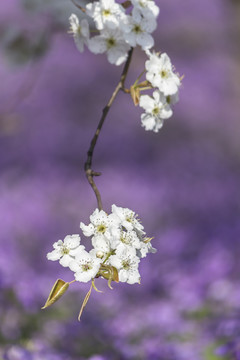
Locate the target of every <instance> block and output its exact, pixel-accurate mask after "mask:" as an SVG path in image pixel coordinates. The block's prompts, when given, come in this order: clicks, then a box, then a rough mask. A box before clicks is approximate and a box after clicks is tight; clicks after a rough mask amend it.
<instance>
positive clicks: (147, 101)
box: [139, 90, 172, 132]
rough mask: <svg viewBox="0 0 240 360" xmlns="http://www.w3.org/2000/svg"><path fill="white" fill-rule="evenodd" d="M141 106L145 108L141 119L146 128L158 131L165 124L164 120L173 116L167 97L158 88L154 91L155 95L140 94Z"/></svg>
mask: <svg viewBox="0 0 240 360" xmlns="http://www.w3.org/2000/svg"><path fill="white" fill-rule="evenodd" d="M139 106H140V107H142V108H143V109H144V110H145V113H143V114H142V115H141V121H142V126H143V127H144V128H145V129H146V130H152V131H154V132H158V131H159V129H160V128H161V127H162V126H163V121H164V120H165V119H168V118H169V117H171V116H172V110H171V108H170V106H169V104H168V102H167V99H166V97H165V96H164V95H163V94H162V93H161V92H160V91H158V90H155V91H154V92H153V97H151V96H149V95H142V96H140V101H139Z"/></svg>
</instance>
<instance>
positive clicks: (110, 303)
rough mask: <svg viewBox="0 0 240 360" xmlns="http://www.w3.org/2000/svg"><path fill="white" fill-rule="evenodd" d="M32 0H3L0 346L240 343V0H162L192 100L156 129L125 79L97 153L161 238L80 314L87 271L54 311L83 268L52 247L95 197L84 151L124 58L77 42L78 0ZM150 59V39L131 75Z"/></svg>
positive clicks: (181, 354)
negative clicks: (80, 47)
mask: <svg viewBox="0 0 240 360" xmlns="http://www.w3.org/2000/svg"><path fill="white" fill-rule="evenodd" d="M29 3H31V1H22V2H20V1H8V2H4V3H1V4H0V21H1V25H0V45H1V54H0V78H1V82H0V89H1V91H0V137H1V142H0V166H1V170H2V171H1V175H0V196H1V201H0V214H1V227H0V239H1V256H0V288H1V293H0V305H1V306H0V334H1V336H0V357H1V358H3V359H4V360H40V359H44V360H45V359H46V360H70V359H71V360H82V359H83V360H84V359H90V360H115V359H123V360H125V359H126V360H128V359H133V360H137V359H140V360H143V359H151V360H155V359H156V360H157V359H159V360H218V359H219V360H220V359H228V360H235V359H238V358H239V356H240V355H239V338H240V305H239V304H240V265H239V258H240V243H239V235H240V221H239V215H240V214H239V209H240V193H239V180H240V176H239V175H240V170H239V169H240V167H239V165H240V164H239V163H240V157H239V133H240V124H239V110H240V103H239V94H240V86H239V83H240V82H239V77H240V70H239V69H240V67H239V65H240V61H239V59H240V57H239V55H240V53H239V47H238V50H237V45H238V44H237V39H238V38H239V35H240V33H239V25H238V14H239V13H240V8H239V4H238V3H237V2H234V1H226V0H225V1H224V0H211V2H208V1H207V0H203V1H202V2H198V3H196V2H192V1H190V0H187V1H185V2H184V4H183V2H182V1H176V0H174V1H173V0H171V1H170V0H168V1H163V2H162V3H161V2H159V5H160V8H161V13H160V17H159V27H158V30H157V31H156V33H155V39H156V49H157V50H161V51H164V52H165V51H166V52H167V53H168V54H169V55H170V57H171V59H172V62H173V63H174V64H175V66H176V69H177V71H178V72H179V73H180V74H181V75H182V74H184V80H183V85H182V88H181V92H180V102H179V103H178V104H177V105H176V106H175V109H174V116H173V117H172V118H171V119H169V120H167V121H166V122H165V124H164V127H163V128H162V129H161V131H160V132H159V133H158V134H153V133H150V132H145V131H144V129H143V128H141V124H140V113H141V112H140V110H139V108H135V107H134V105H133V104H132V102H131V99H130V97H129V96H127V95H126V94H122V93H121V94H119V97H118V98H117V100H116V102H115V103H114V104H113V106H112V108H111V110H110V112H109V116H108V118H107V120H106V123H105V124H104V128H103V131H102V133H101V136H100V138H99V142H98V144H97V146H96V152H95V154H94V160H93V168H94V170H96V171H101V172H102V176H101V177H99V178H97V179H96V182H97V184H98V186H99V189H100V191H101V194H102V198H103V204H104V208H105V209H106V211H109V210H110V207H111V204H113V203H115V204H116V205H119V206H123V207H129V208H131V209H133V210H134V211H136V212H137V213H138V214H139V217H140V218H141V220H142V222H143V224H144V226H145V229H146V231H147V234H148V235H149V236H154V240H153V246H154V247H156V248H157V250H158V252H157V254H155V255H152V254H150V255H149V256H148V257H147V258H146V259H143V260H142V262H141V265H140V272H141V276H142V281H141V285H132V286H130V285H128V284H114V285H113V286H114V290H112V291H111V290H109V289H108V288H107V286H106V284H105V282H104V281H102V280H99V281H98V282H97V286H98V288H100V289H102V290H103V291H104V293H103V294H98V293H95V292H94V293H93V294H92V295H91V298H90V301H89V303H88V306H87V308H86V309H85V311H84V313H83V317H82V321H81V323H79V322H77V315H78V312H79V309H80V306H81V302H82V300H83V298H84V296H85V294H86V292H87V291H88V286H87V285H85V284H83V285H82V284H74V285H72V286H71V288H70V290H69V292H68V293H67V294H65V296H64V297H63V298H62V299H61V300H60V301H59V302H58V303H56V304H55V305H54V306H53V307H52V308H49V309H47V310H45V311H40V307H41V306H42V305H43V304H44V302H45V300H46V297H47V296H48V293H49V291H50V289H51V287H52V285H53V283H54V282H55V280H56V279H57V278H63V279H64V280H66V281H71V280H72V274H71V273H70V272H69V271H68V270H67V269H64V268H62V267H61V266H59V265H58V264H57V263H53V262H49V261H47V259H46V253H47V252H48V251H50V250H51V247H52V243H53V242H55V241H56V240H58V239H63V238H64V237H65V235H67V234H74V233H78V232H79V231H80V230H79V223H80V221H83V222H85V223H87V222H88V218H89V215H90V214H91V213H92V211H93V210H94V209H95V207H96V200H95V197H94V194H93V193H92V190H91V189H90V187H89V185H88V183H87V181H86V179H85V174H84V171H83V165H84V162H85V160H86V152H87V149H88V147H89V143H90V140H91V137H92V135H93V132H94V131H95V128H96V126H97V122H98V120H99V117H100V115H101V111H102V108H103V107H104V105H105V104H106V103H107V101H108V99H109V97H110V96H111V93H112V91H113V89H114V87H115V85H116V84H117V82H118V80H119V75H120V73H121V68H119V67H114V66H110V65H109V64H108V63H107V60H106V58H105V56H104V55H101V56H100V55H99V56H96V55H93V54H90V53H89V52H88V51H85V52H84V53H83V54H80V53H79V52H78V51H77V49H76V48H75V46H74V42H73V40H72V38H71V37H70V36H69V35H68V34H67V30H68V20H67V19H68V16H69V15H70V14H71V12H73V11H74V12H76V13H79V12H78V10H77V9H76V8H75V7H74V6H73V5H71V3H70V1H69V2H68V3H67V1H65V2H64V1H60V2H59V4H58V7H56V4H55V2H52V3H51V2H49V4H48V5H46V8H44V6H43V5H42V4H41V2H39V1H37V0H36V1H35V2H34V1H33V2H32V7H31V6H30V7H29ZM24 4H25V7H24ZM34 4H35V5H34ZM33 5H34V6H33ZM13 25H14V26H13ZM40 35H41V36H40ZM19 39H23V40H21V41H19ZM26 44H27V45H26ZM39 44H40V45H39ZM37 45H39V46H37ZM39 49H40V50H39ZM144 61H145V57H144V54H142V53H141V52H140V51H139V50H137V51H136V52H135V54H134V56H133V63H132V68H131V69H130V74H129V79H128V80H127V86H129V85H131V81H134V80H135V79H136V77H137V76H138V75H139V73H140V72H141V71H142V66H143V64H144ZM85 241H87V240H86V239H85Z"/></svg>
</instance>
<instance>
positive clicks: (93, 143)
mask: <svg viewBox="0 0 240 360" xmlns="http://www.w3.org/2000/svg"><path fill="white" fill-rule="evenodd" d="M132 53H133V48H131V49H130V50H129V52H128V57H127V60H126V63H125V65H124V68H123V71H122V75H121V78H120V81H119V83H118V84H117V86H116V88H115V90H114V91H113V93H112V96H111V98H110V100H109V101H108V103H107V105H106V106H105V107H104V108H103V110H102V116H101V118H100V120H99V123H98V126H97V129H96V131H95V134H94V136H93V138H92V141H91V143H90V147H89V150H88V152H87V160H86V162H85V165H84V170H85V173H86V176H87V179H88V182H89V184H90V186H91V187H92V189H93V191H94V193H95V195H96V198H97V204H98V208H99V210H102V209H103V206H102V199H101V195H100V192H99V190H98V188H97V186H96V184H95V182H94V180H93V177H94V176H99V175H101V173H99V172H95V171H93V170H92V159H93V153H94V149H95V146H96V143H97V140H98V137H99V134H100V132H101V129H102V126H103V124H104V121H105V119H106V117H107V114H108V112H109V110H110V107H111V106H112V104H113V102H114V100H115V99H116V96H117V94H118V93H119V91H120V90H122V91H125V80H126V77H127V73H128V69H129V66H130V63H131V59H132Z"/></svg>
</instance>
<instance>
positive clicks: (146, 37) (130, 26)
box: [122, 11, 156, 50]
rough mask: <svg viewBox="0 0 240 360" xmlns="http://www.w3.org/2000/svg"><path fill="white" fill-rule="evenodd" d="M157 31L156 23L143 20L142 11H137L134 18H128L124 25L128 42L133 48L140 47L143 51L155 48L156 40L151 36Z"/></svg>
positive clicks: (124, 33) (124, 34)
mask: <svg viewBox="0 0 240 360" xmlns="http://www.w3.org/2000/svg"><path fill="white" fill-rule="evenodd" d="M155 29H156V23H155V22H152V21H149V20H148V19H145V18H143V17H142V16H141V13H140V11H135V12H134V13H133V14H132V16H127V17H126V20H125V22H124V23H123V25H122V30H123V36H124V38H125V40H126V42H127V43H128V44H129V45H131V46H132V47H135V46H136V45H140V46H141V47H142V49H143V50H148V49H150V48H151V47H153V45H154V40H153V37H152V36H151V35H150V34H151V33H152V32H153V31H154V30H155Z"/></svg>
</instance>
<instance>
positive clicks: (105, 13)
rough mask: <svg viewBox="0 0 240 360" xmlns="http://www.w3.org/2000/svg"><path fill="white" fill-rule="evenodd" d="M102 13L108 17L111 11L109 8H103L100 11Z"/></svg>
mask: <svg viewBox="0 0 240 360" xmlns="http://www.w3.org/2000/svg"><path fill="white" fill-rule="evenodd" d="M102 15H103V16H105V17H108V16H109V15H111V11H110V10H109V9H105V10H103V11H102Z"/></svg>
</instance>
